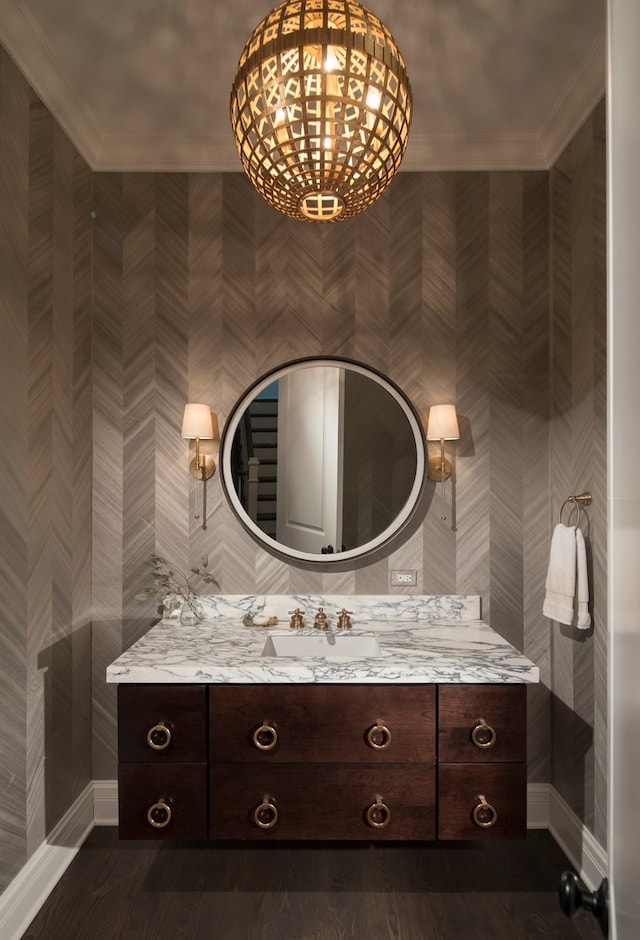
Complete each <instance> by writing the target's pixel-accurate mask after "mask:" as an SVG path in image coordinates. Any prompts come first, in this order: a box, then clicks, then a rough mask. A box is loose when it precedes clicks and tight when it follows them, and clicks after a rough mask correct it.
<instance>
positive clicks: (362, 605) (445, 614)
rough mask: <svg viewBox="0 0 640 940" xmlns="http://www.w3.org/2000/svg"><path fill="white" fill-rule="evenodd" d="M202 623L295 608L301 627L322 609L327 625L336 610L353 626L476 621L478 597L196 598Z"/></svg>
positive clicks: (282, 618) (169, 603)
mask: <svg viewBox="0 0 640 940" xmlns="http://www.w3.org/2000/svg"><path fill="white" fill-rule="evenodd" d="M197 600H198V605H199V606H200V607H201V608H202V611H203V613H204V616H205V619H206V620H219V619H221V618H224V619H229V618H234V617H239V618H241V619H242V618H245V617H254V616H255V615H256V614H263V615H266V616H273V617H277V619H278V622H282V623H286V622H288V621H289V618H290V614H291V611H293V610H295V609H296V608H299V609H300V610H301V611H302V612H303V614H304V615H305V618H304V619H305V624H307V625H311V624H312V623H313V618H314V616H315V614H316V613H317V611H318V608H320V607H322V608H323V610H324V612H325V613H326V615H327V618H328V620H329V623H330V624H331V623H333V622H334V621H335V620H336V615H337V612H338V611H339V610H343V609H345V610H348V611H350V612H351V619H352V621H353V623H357V622H358V620H363V621H364V620H367V621H369V620H404V621H410V622H420V621H431V620H461V621H462V620H479V619H480V597H479V595H477V594H422V595H421V594H412V595H396V594H352V595H341V594H219V595H218V594H216V595H204V596H202V597H199V598H198V599H197ZM165 609H166V610H167V611H171V614H170V616H178V609H179V606H178V604H176V603H174V598H173V597H172V596H170V597H167V598H166V601H165Z"/></svg>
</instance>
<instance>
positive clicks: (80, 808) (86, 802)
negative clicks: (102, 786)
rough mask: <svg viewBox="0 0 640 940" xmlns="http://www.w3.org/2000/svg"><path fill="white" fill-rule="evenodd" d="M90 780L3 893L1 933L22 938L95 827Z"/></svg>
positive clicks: (17, 939) (10, 938)
mask: <svg viewBox="0 0 640 940" xmlns="http://www.w3.org/2000/svg"><path fill="white" fill-rule="evenodd" d="M93 799H94V798H93V784H92V783H89V784H87V786H86V787H85V789H84V790H83V791H82V793H81V794H80V796H79V797H78V798H77V799H76V800H75V802H74V803H73V805H72V806H71V807H70V808H69V810H68V811H67V812H66V813H65V815H64V816H63V817H62V819H61V820H60V821H59V823H58V824H57V825H56V826H55V827H54V828H53V829H52V830H51V832H50V833H49V835H48V836H47V839H46V841H45V842H43V843H42V845H41V846H40V847H39V848H38V849H37V850H36V851H35V852H34V854H33V855H32V856H31V858H30V859H29V860H28V862H27V863H26V864H25V865H24V866H23V867H22V868H21V869H20V871H19V872H18V874H17V875H16V877H15V878H14V879H13V881H12V882H11V883H10V884H9V885H8V886H7V888H6V890H5V891H4V892H3V893H2V895H0V937H3V938H5V940H20V937H22V935H23V933H24V932H25V930H26V929H27V927H28V926H29V924H30V923H31V921H32V920H33V918H34V917H35V916H36V914H37V913H38V911H39V910H40V908H41V907H42V905H43V904H44V902H45V901H46V899H47V898H48V896H49V894H50V893H51V891H52V890H53V889H54V888H55V886H56V884H57V883H58V881H59V880H60V878H61V877H62V875H63V874H64V873H65V871H66V870H67V868H68V867H69V865H70V863H71V861H72V860H73V857H74V856H75V854H76V852H77V851H78V849H79V848H80V846H81V845H82V843H83V842H84V840H85V839H86V837H87V836H88V835H89V833H90V832H91V830H92V829H93Z"/></svg>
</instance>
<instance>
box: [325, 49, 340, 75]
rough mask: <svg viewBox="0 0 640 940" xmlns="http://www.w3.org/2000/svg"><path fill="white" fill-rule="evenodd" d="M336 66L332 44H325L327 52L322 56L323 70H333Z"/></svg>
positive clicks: (336, 61)
mask: <svg viewBox="0 0 640 940" xmlns="http://www.w3.org/2000/svg"><path fill="white" fill-rule="evenodd" d="M337 68H338V60H337V59H336V54H335V52H334V51H333V48H332V46H327V52H326V55H325V58H324V70H325V72H335V70H336V69H337Z"/></svg>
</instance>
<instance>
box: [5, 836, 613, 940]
mask: <svg viewBox="0 0 640 940" xmlns="http://www.w3.org/2000/svg"><path fill="white" fill-rule="evenodd" d="M568 868H571V866H570V865H569V863H568V861H567V859H566V858H565V856H564V855H563V853H562V852H561V851H560V849H559V848H558V846H557V845H556V843H555V842H554V841H553V839H552V837H551V836H550V835H549V833H548V832H546V831H535V830H533V831H530V832H529V834H528V837H527V839H526V840H525V841H522V842H519V841H518V842H493V843H484V844H481V845H480V844H477V843H462V842H456V843H449V844H443V843H425V844H393V843H387V844H378V845H369V844H364V845H363V844H357V845H355V844H348V845H347V844H341V845H338V844H330V845H329V844H320V843H314V844H302V843H298V844H293V843H283V844H271V845H268V846H267V845H259V846H255V845H253V844H251V845H238V844H237V843H236V844H233V845H217V844H212V843H209V844H207V843H201V842H198V843H187V844H170V843H153V842H121V841H119V840H118V832H117V830H116V829H112V828H97V829H95V830H94V831H93V833H92V834H91V835H90V836H89V838H88V839H87V841H86V842H85V844H84V846H83V847H82V849H81V850H80V851H79V852H78V854H77V855H76V857H75V858H74V860H73V862H72V863H71V865H70V866H69V868H68V870H67V872H66V873H65V875H64V876H63V877H62V879H61V880H60V882H59V884H58V885H57V887H56V888H55V889H54V891H53V893H52V894H51V895H50V897H49V898H48V900H47V902H46V903H45V905H44V907H43V908H42V910H41V911H40V912H39V914H38V915H37V917H36V918H35V919H34V921H33V922H32V924H31V925H30V927H29V929H28V930H27V931H26V933H25V934H24V935H23V940H120V938H123V940H125V938H126V940H134V938H135V940H142V938H144V940H165V938H166V940H343V938H354V940H520V938H531V937H543V938H550V937H553V938H557V940H572V938H591V940H601V938H602V934H601V931H600V928H599V926H598V924H597V922H596V921H595V919H594V918H593V917H592V916H591V915H589V914H586V913H585V912H584V911H579V912H578V914H577V915H576V917H575V918H573V919H572V920H568V919H567V918H566V917H565V916H564V914H562V912H561V911H560V908H559V905H558V884H559V878H560V873H561V872H562V871H564V870H565V869H568Z"/></svg>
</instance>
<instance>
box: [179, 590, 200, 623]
mask: <svg viewBox="0 0 640 940" xmlns="http://www.w3.org/2000/svg"><path fill="white" fill-rule="evenodd" d="M203 620H204V613H203V610H202V607H201V606H200V604H199V603H198V599H197V598H196V597H185V598H183V600H182V606H181V607H180V623H181V624H182V625H183V626H185V627H192V626H194V625H195V624H197V623H202V621H203Z"/></svg>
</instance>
